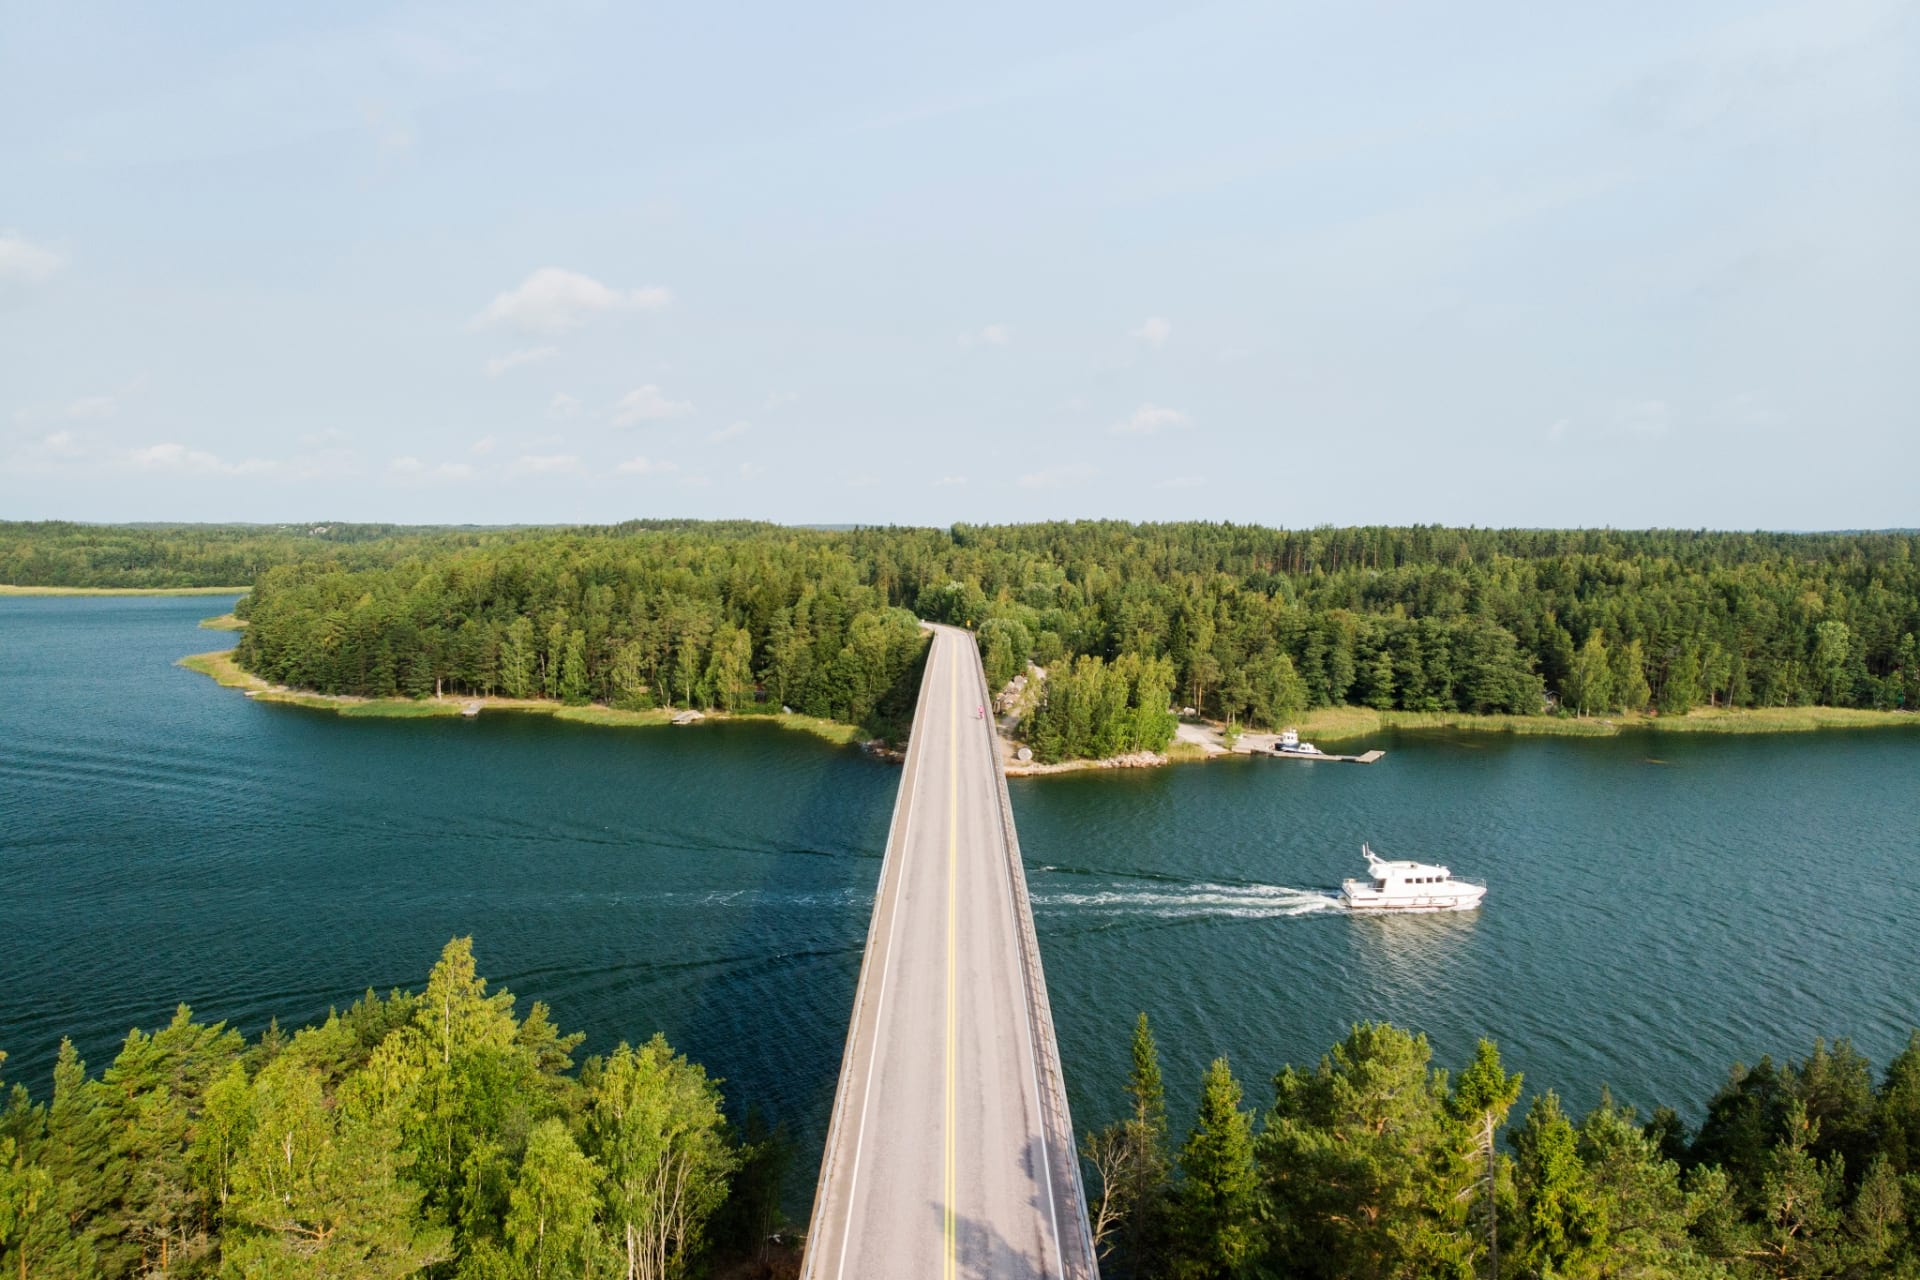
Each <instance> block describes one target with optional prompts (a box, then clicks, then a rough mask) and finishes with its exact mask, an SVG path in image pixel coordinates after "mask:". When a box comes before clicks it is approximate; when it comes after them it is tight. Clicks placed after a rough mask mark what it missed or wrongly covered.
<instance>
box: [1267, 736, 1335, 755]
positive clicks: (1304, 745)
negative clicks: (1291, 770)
mask: <svg viewBox="0 0 1920 1280" xmlns="http://www.w3.org/2000/svg"><path fill="white" fill-rule="evenodd" d="M1273 749H1274V750H1275V751H1279V752H1283V753H1285V754H1287V755H1290V756H1322V755H1325V754H1326V752H1324V751H1322V750H1321V749H1320V748H1318V747H1316V746H1314V745H1313V744H1312V743H1311V742H1302V741H1300V731H1299V730H1298V729H1283V730H1281V732H1280V740H1279V741H1278V742H1276V743H1274V744H1273Z"/></svg>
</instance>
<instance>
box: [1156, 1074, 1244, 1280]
mask: <svg viewBox="0 0 1920 1280" xmlns="http://www.w3.org/2000/svg"><path fill="white" fill-rule="evenodd" d="M1179 1164H1180V1175H1181V1176H1180V1181H1179V1183H1178V1184H1177V1185H1176V1186H1175V1188H1174V1193H1173V1205H1172V1213H1173V1233H1174V1257H1173V1265H1172V1267H1171V1268H1170V1270H1171V1272H1172V1274H1174V1275H1175V1276H1179V1277H1182V1278H1183V1280H1227V1278H1228V1277H1231V1276H1234V1275H1237V1274H1239V1272H1240V1269H1241V1267H1242V1266H1243V1265H1244V1264H1245V1263H1247V1262H1248V1261H1249V1260H1250V1259H1251V1258H1252V1256H1253V1253H1254V1249H1255V1246H1256V1243H1257V1236H1256V1214H1257V1210H1258V1203H1257V1201H1258V1196H1257V1192H1258V1187H1259V1183H1258V1179H1257V1177H1256V1175H1255V1173H1254V1166H1253V1117H1252V1115H1251V1114H1250V1113H1249V1112H1246V1111H1242V1110H1241V1109H1240V1083H1239V1081H1237V1080H1235V1079H1234V1078H1233V1072H1232V1071H1231V1070H1230V1069H1229V1068H1228V1066H1227V1060H1226V1059H1225V1058H1215V1059H1214V1060H1213V1064H1212V1065H1211V1066H1209V1067H1208V1068H1207V1072H1206V1075H1205V1076H1204V1077H1203V1078H1202V1080H1201V1082H1200V1108H1199V1114H1198V1115H1197V1117H1196V1118H1195V1121H1194V1126H1193V1131H1192V1132H1191V1133H1190V1134H1189V1135H1188V1136H1187V1140H1186V1143H1185V1144H1184V1145H1182V1147H1181V1148H1180V1161H1179Z"/></svg>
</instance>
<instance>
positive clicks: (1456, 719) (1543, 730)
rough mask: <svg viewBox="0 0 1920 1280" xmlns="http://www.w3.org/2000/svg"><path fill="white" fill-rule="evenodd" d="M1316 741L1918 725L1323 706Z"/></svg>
mask: <svg viewBox="0 0 1920 1280" xmlns="http://www.w3.org/2000/svg"><path fill="white" fill-rule="evenodd" d="M1297 727H1298V728H1299V730H1300V736H1301V737H1303V738H1311V739H1312V740H1314V741H1315V742H1340V741H1344V740H1348V739H1352V738H1363V737H1366V736H1367V735H1369V734H1377V733H1381V732H1383V731H1386V730H1389V729H1414V730H1418V729H1454V730H1461V731H1464V732H1469V733H1520V734H1539V735H1543V736H1552V737H1568V738H1606V737H1612V736H1613V735H1614V734H1618V733H1630V732H1635V731H1639V732H1647V733H1808V732H1811V731H1813V730H1816V729H1873V728H1899V727H1907V728H1915V727H1920V715H1915V714H1914V713H1912V712H1908V711H1861V710H1856V709H1854V708H1850V707H1741V708H1727V707H1696V708H1694V710H1692V711H1690V712H1688V713H1687V714H1686V715H1683V716H1662V715H1649V714H1643V713H1638V712H1627V713H1615V714H1612V715H1607V716H1586V717H1578V716H1565V717H1562V716H1476V715H1469V714H1467V713H1466V712H1455V711H1374V710H1372V709H1370V708H1368V707H1321V708H1319V709H1318V710H1315V711H1309V712H1307V713H1306V714H1305V715H1303V716H1302V717H1301V718H1300V720H1299V721H1298V723H1297Z"/></svg>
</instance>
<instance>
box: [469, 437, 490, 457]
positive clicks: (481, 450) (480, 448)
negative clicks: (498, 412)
mask: <svg viewBox="0 0 1920 1280" xmlns="http://www.w3.org/2000/svg"><path fill="white" fill-rule="evenodd" d="M494 443H495V442H494V438H493V437H492V436H481V437H480V438H479V439H478V440H475V441H474V442H473V443H472V444H470V445H468V446H467V448H469V449H470V450H472V451H473V452H474V453H478V454H488V453H492V452H493V449H494Z"/></svg>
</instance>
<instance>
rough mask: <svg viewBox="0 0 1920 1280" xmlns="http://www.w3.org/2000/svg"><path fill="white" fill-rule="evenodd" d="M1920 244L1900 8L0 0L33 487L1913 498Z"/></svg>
mask: <svg viewBox="0 0 1920 1280" xmlns="http://www.w3.org/2000/svg"><path fill="white" fill-rule="evenodd" d="M183 15H185V16H186V21H185V23H184V24H183V22H182V20H181V19H182V17H183ZM1916 227H1920V8H1917V7H1916V6H1914V5H1912V4H1907V3H1896V2H1891V0H1821V2H1820V3H1788V4H1781V5H1746V6H1740V5H1727V4H1714V3H1699V4H1689V5H1671V4H1620V5H1587V6H1571V5H1539V4H1511V5H1483V4H1462V5H1450V6H1439V5H1414V4H1405V5H1367V4H1352V5H1317V6H1292V5H1276V4H1258V5H1238V4H1213V5H1204V6H1168V5H1143V4H1137V3H1131V2H1130V0H1110V2H1108V3H1102V4H1090V5H1066V4H1061V5H1054V6H1032V5H1012V4H998V3H991V2H988V3H979V4H973V5H967V6H959V7H948V8H945V9H936V8H934V7H930V6H897V5H890V6H873V7H866V8H863V7H855V6H847V5H829V4H823V5H804V6H802V5H786V6H765V7H748V6H740V5H686V6H675V7H672V8H664V7H663V8H658V9H652V10H642V9H639V8H637V7H634V6H615V5H607V6H602V5H595V4H570V3H559V4H546V5H503V6H497V7H496V6H491V5H487V4H478V3H463V4H458V5H455V4H444V5H442V4H403V5H378V4H351V3H342V4H329V5H285V4H260V5H231V6H216V7H208V6H191V7H188V8H186V9H182V8H180V7H179V6H153V5H100V4H91V3H87V2H86V0H62V2H61V3H58V4H54V3H36V4H25V3H19V2H17V0H0V516H4V517H10V518H42V517H63V518H75V519H91V520H151V519H209V520H215V519H217V520H227V519H233V520H264V521H272V520H281V519H286V520H301V519H321V518H328V519H385V520H401V521H433V522H439V521H470V522H479V523H503V522H545V521H575V520H590V521H603V520H616V519H623V518H628V517H639V516H674V515H691V516H751V517H761V518H768V519H775V520H783V521H794V522H802V521H818V522H845V521H870V522H909V523H933V524H945V523H949V522H952V521H957V520H968V521H1003V520H1024V519H1041V518H1054V517H1069V516H1114V517H1124V518H1129V519H1176V518H1190V517H1203V518H1224V519H1236V520H1249V521H1259V522H1262V523H1268V524H1284V525H1295V526H1298V525H1311V524H1318V523H1339V524H1345V523H1360V522H1386V523H1411V522H1427V521H1443V522H1450V523H1463V524H1464V523H1474V524H1482V525H1487V524H1520V525H1566V524H1611V525H1616V526H1642V525H1680V526H1715V527H1741V528H1746V527H1769V528H1831V527H1862V526H1889V525H1903V526H1911V525H1915V524H1920V500H1917V495H1920V482H1917V481H1916V477H1917V476H1920V357H1917V356H1916V351H1920V233H1916V230H1915V228H1916Z"/></svg>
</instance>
